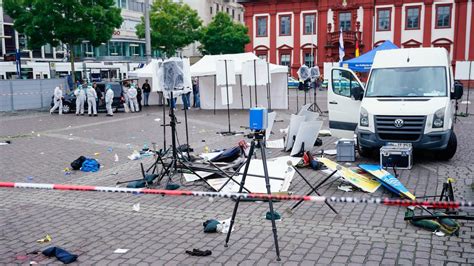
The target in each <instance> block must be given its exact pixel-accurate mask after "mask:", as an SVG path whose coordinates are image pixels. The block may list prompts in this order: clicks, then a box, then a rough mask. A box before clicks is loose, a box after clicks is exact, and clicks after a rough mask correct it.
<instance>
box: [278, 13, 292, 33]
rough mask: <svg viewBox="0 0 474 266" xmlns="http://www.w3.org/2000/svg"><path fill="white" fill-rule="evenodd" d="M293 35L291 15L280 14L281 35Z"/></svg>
mask: <svg viewBox="0 0 474 266" xmlns="http://www.w3.org/2000/svg"><path fill="white" fill-rule="evenodd" d="M289 35H291V16H289V15H284V16H280V36H289Z"/></svg>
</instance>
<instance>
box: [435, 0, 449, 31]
mask: <svg viewBox="0 0 474 266" xmlns="http://www.w3.org/2000/svg"><path fill="white" fill-rule="evenodd" d="M436 28H451V5H437V6H436Z"/></svg>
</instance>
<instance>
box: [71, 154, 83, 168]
mask: <svg viewBox="0 0 474 266" xmlns="http://www.w3.org/2000/svg"><path fill="white" fill-rule="evenodd" d="M86 159H87V158H86V157H84V156H81V157H79V158H77V159H76V160H74V161H73V162H72V163H71V167H72V170H79V169H81V167H82V163H84V161H85V160H86Z"/></svg>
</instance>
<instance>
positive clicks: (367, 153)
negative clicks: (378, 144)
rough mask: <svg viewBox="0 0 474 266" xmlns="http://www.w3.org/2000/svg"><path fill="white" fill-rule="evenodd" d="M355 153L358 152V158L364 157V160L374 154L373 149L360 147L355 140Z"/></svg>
mask: <svg viewBox="0 0 474 266" xmlns="http://www.w3.org/2000/svg"><path fill="white" fill-rule="evenodd" d="M357 151H358V152H359V155H360V156H362V157H365V158H370V157H372V156H373V154H374V150H373V149H369V148H364V147H362V146H361V145H360V143H359V139H357Z"/></svg>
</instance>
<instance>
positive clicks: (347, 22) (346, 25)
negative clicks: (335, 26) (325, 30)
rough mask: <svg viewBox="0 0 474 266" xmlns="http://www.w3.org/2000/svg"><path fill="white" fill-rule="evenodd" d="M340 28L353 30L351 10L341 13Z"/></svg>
mask: <svg viewBox="0 0 474 266" xmlns="http://www.w3.org/2000/svg"><path fill="white" fill-rule="evenodd" d="M339 29H342V31H350V30H351V13H350V12H341V13H339Z"/></svg>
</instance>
